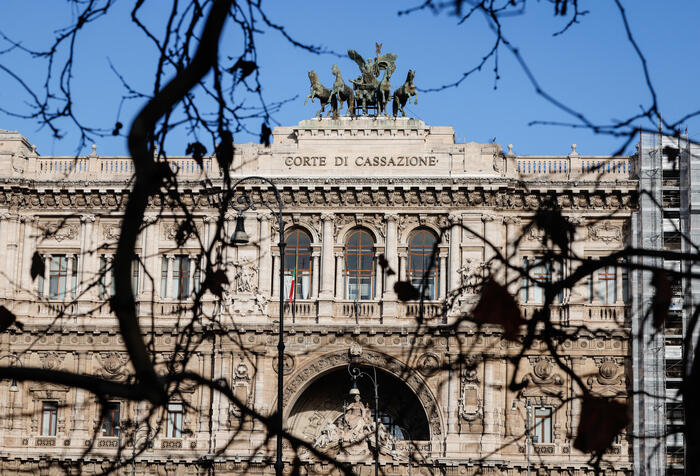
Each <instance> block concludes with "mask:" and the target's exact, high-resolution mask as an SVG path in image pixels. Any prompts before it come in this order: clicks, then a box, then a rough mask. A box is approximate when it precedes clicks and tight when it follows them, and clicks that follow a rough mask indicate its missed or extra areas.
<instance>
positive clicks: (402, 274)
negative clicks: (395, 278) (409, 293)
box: [399, 254, 408, 281]
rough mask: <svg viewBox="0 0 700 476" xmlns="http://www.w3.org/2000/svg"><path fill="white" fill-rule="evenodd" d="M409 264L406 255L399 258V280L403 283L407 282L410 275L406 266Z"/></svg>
mask: <svg viewBox="0 0 700 476" xmlns="http://www.w3.org/2000/svg"><path fill="white" fill-rule="evenodd" d="M407 262H408V258H407V257H406V255H405V254H404V255H402V256H399V279H400V280H401V281H406V279H408V273H407V272H406V269H407V268H406V265H407Z"/></svg>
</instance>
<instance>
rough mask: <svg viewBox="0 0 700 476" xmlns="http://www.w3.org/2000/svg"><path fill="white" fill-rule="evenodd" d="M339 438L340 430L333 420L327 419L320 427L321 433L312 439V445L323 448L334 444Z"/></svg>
mask: <svg viewBox="0 0 700 476" xmlns="http://www.w3.org/2000/svg"><path fill="white" fill-rule="evenodd" d="M340 440H341V435H340V432H339V431H338V427H337V426H336V424H335V422H334V421H330V420H329V421H328V423H326V426H324V427H323V428H322V429H321V434H320V435H318V438H316V441H314V447H316V448H325V447H326V446H334V445H337V444H338V443H339V441H340Z"/></svg>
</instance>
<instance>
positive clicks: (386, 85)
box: [375, 69, 391, 117]
mask: <svg viewBox="0 0 700 476" xmlns="http://www.w3.org/2000/svg"><path fill="white" fill-rule="evenodd" d="M389 78H391V73H390V72H389V70H388V69H387V70H385V71H384V77H383V78H382V80H381V81H380V82H379V86H378V87H377V92H376V93H375V94H376V95H377V116H378V115H379V114H381V113H384V116H385V117H389V114H387V112H386V106H387V104H389V101H391V83H390V82H389Z"/></svg>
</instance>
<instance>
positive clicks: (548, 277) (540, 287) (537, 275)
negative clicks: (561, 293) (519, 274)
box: [531, 261, 552, 304]
mask: <svg viewBox="0 0 700 476" xmlns="http://www.w3.org/2000/svg"><path fill="white" fill-rule="evenodd" d="M532 277H533V283H532V296H531V298H532V302H534V303H535V304H542V303H543V302H544V287H545V286H546V284H547V283H550V282H552V263H551V262H549V261H548V262H546V263H540V264H538V265H537V266H536V267H535V268H533V270H532Z"/></svg>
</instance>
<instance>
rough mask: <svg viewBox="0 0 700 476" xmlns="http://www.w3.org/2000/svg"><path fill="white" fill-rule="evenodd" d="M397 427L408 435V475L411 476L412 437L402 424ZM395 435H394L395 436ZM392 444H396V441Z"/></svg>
mask: <svg viewBox="0 0 700 476" xmlns="http://www.w3.org/2000/svg"><path fill="white" fill-rule="evenodd" d="M397 427H398V428H399V429H400V430H401V433H405V434H406V435H408V476H411V459H412V456H413V437H412V436H411V432H410V431H408V430H407V429H406V428H404V427H402V426H398V425H397ZM395 436H396V435H394V437H395ZM394 445H396V442H394Z"/></svg>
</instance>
